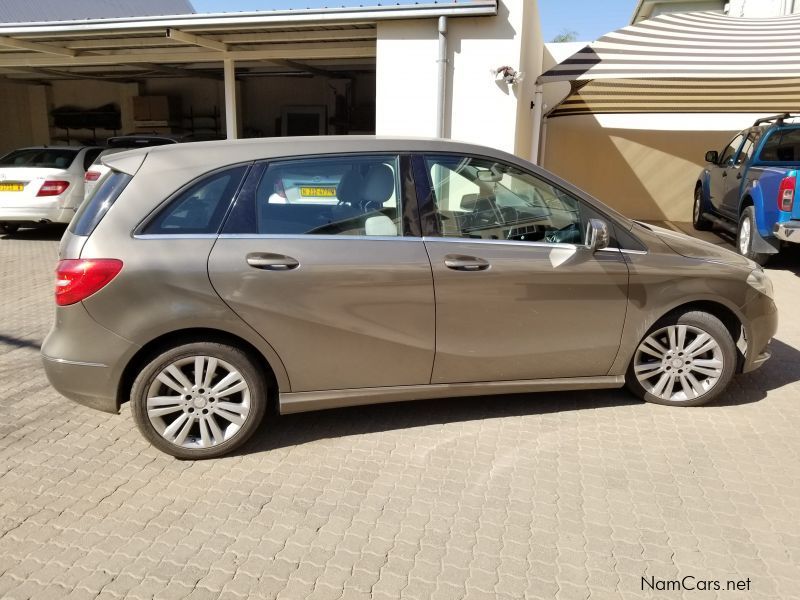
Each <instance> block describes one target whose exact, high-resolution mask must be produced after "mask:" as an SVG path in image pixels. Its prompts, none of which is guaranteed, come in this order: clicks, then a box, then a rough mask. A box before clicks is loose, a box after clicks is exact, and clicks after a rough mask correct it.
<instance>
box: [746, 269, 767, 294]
mask: <svg viewBox="0 0 800 600" xmlns="http://www.w3.org/2000/svg"><path fill="white" fill-rule="evenodd" d="M747 283H749V284H750V287H752V288H755V289H757V290H758V291H759V292H761V293H762V294H764V295H765V296H769V297H770V298H772V297H773V293H772V281H771V280H770V278H769V277H767V274H766V273H764V271H762V270H761V269H755V270H753V271H751V272H750V275H748V276H747Z"/></svg>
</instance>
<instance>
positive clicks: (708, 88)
mask: <svg viewBox="0 0 800 600" xmlns="http://www.w3.org/2000/svg"><path fill="white" fill-rule="evenodd" d="M552 81H570V82H572V91H571V93H570V94H569V95H568V96H567V97H566V98H565V99H564V101H562V102H561V104H559V105H558V106H557V107H555V109H554V110H552V111H551V112H550V113H549V115H550V116H563V115H574V114H588V113H654V112H684V113H689V112H691V113H698V112H699V113H708V112H723V113H724V112H728V113H730V112H736V113H738V112H750V113H760V112H798V111H800V15H792V16H786V17H780V18H770V19H746V18H741V17H729V16H727V15H723V14H720V13H713V12H694V13H673V14H666V15H659V16H657V17H654V18H652V19H648V20H646V21H642V22H640V23H637V24H635V25H630V26H628V27H623V28H622V29H618V30H617V31H613V32H611V33H609V34H606V35H604V36H603V37H602V38H600V39H599V40H597V41H596V42H593V43H591V44H589V45H588V46H585V47H584V48H582V49H581V50H579V51H578V52H576V53H575V54H573V55H572V56H571V57H569V58H567V59H566V60H564V61H563V62H561V63H560V64H558V65H556V66H555V67H553V68H552V69H550V70H549V71H547V72H546V73H544V74H543V75H542V76H541V77H540V78H539V80H538V82H539V83H548V82H552Z"/></svg>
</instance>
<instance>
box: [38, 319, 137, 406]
mask: <svg viewBox="0 0 800 600" xmlns="http://www.w3.org/2000/svg"><path fill="white" fill-rule="evenodd" d="M138 349H139V346H138V345H136V344H134V343H132V342H130V341H128V340H126V339H125V338H122V337H120V336H118V335H116V334H115V333H113V332H111V331H109V330H108V329H106V328H105V327H103V326H102V325H100V324H99V323H98V322H97V321H95V320H94V319H92V317H91V316H90V315H89V313H88V312H86V309H85V308H84V306H83V304H81V303H78V304H73V305H72V306H62V307H58V308H57V309H56V319H55V323H54V324H53V328H52V329H51V330H50V333H49V334H48V335H47V338H45V340H44V343H43V344H42V362H43V363H44V371H45V374H46V375H47V379H48V381H50V385H52V386H53V387H54V388H55V389H56V390H57V391H58V392H59V393H60V394H61V395H63V396H66V397H67V398H69V399H70V400H74V401H75V402H78V403H79V404H83V405H85V406H89V407H91V408H95V409H98V410H102V411H105V412H110V413H117V412H119V405H118V401H117V394H118V392H119V383H120V380H121V378H122V372H123V370H124V367H125V365H127V364H128V361H129V360H130V358H131V357H132V356H133V355H134V354H135V353H136V351H137V350H138Z"/></svg>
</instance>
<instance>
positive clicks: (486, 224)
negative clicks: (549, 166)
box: [425, 155, 584, 244]
mask: <svg viewBox="0 0 800 600" xmlns="http://www.w3.org/2000/svg"><path fill="white" fill-rule="evenodd" d="M425 163H426V167H427V171H428V174H429V175H430V181H431V184H432V189H433V194H434V200H435V202H436V206H437V212H438V217H439V221H440V230H441V234H442V235H443V236H445V237H458V238H469V239H479V240H511V241H524V242H549V243H568V244H583V243H584V240H583V237H584V232H583V227H582V226H581V223H582V214H581V213H582V204H581V202H580V201H579V200H578V199H577V198H574V197H573V196H571V195H570V194H568V193H566V192H564V191H563V190H561V189H559V188H556V187H554V186H552V185H550V184H549V183H547V182H545V181H543V180H541V179H539V178H538V177H535V176H534V175H532V174H530V173H527V172H525V171H522V170H521V169H518V168H517V167H514V166H511V165H507V164H505V163H500V162H496V161H493V160H487V159H482V158H473V157H464V156H451V155H446V156H427V157H426V158H425Z"/></svg>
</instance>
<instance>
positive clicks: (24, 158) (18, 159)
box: [0, 148, 80, 169]
mask: <svg viewBox="0 0 800 600" xmlns="http://www.w3.org/2000/svg"><path fill="white" fill-rule="evenodd" d="M78 152H80V149H71V148H25V149H24V150H15V151H14V152H11V153H10V154H6V155H5V156H4V157H2V158H0V167H41V168H46V169H68V168H69V166H70V165H71V164H72V161H73V160H75V157H76V156H77V155H78Z"/></svg>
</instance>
